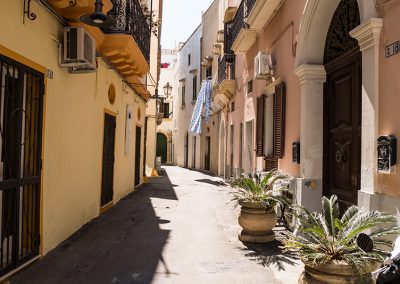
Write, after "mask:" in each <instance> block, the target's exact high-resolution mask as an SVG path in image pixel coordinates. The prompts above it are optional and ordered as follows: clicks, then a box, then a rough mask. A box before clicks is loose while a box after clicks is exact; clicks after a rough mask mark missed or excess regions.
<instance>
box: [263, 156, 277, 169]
mask: <svg viewBox="0 0 400 284" xmlns="http://www.w3.org/2000/svg"><path fill="white" fill-rule="evenodd" d="M276 169H278V159H276V158H273V157H265V170H266V171H267V172H269V171H272V170H276Z"/></svg>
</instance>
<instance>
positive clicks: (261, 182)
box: [229, 171, 289, 243]
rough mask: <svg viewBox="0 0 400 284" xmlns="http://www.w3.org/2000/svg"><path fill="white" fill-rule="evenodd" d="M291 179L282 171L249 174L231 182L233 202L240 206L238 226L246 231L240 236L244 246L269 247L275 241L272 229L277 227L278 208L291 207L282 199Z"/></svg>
mask: <svg viewBox="0 0 400 284" xmlns="http://www.w3.org/2000/svg"><path fill="white" fill-rule="evenodd" d="M288 179H289V176H288V175H286V174H284V173H281V172H279V171H270V172H267V173H259V172H255V173H250V174H248V175H246V176H242V177H240V178H237V179H234V180H231V181H229V184H230V185H231V186H232V187H233V188H234V191H233V192H232V194H233V200H236V201H237V202H238V203H239V204H240V206H241V210H240V214H239V218H238V220H239V225H240V226H241V227H242V228H243V230H242V231H241V233H240V234H239V239H240V240H241V241H242V242H252V243H268V242H272V241H273V240H274V239H275V234H274V232H273V231H272V229H273V228H274V227H275V225H276V221H277V218H276V213H275V205H276V204H277V203H281V204H285V205H287V204H288V200H287V199H286V198H285V197H284V196H283V194H282V193H283V192H284V191H287V187H286V186H282V185H281V183H282V182H283V181H287V180H288Z"/></svg>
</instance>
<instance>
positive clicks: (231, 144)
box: [229, 125, 235, 177]
mask: <svg viewBox="0 0 400 284" xmlns="http://www.w3.org/2000/svg"><path fill="white" fill-rule="evenodd" d="M234 137H235V126H234V125H231V131H230V155H229V156H230V159H229V160H230V162H229V166H230V167H229V176H231V177H232V176H233V170H234V169H233V146H234Z"/></svg>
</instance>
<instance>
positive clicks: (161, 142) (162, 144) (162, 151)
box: [157, 133, 167, 163]
mask: <svg viewBox="0 0 400 284" xmlns="http://www.w3.org/2000/svg"><path fill="white" fill-rule="evenodd" d="M157 157H161V163H166V162H167V137H166V136H165V135H164V134H162V133H157Z"/></svg>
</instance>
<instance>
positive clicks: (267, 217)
mask: <svg viewBox="0 0 400 284" xmlns="http://www.w3.org/2000/svg"><path fill="white" fill-rule="evenodd" d="M239 204H240V205H241V206H242V208H241V210H240V215H239V218H238V219H239V225H240V226H241V227H242V228H243V230H242V232H241V233H240V235H239V240H241V241H242V242H250V243H268V242H272V241H273V240H275V234H274V232H273V231H272V229H273V228H274V227H275V225H276V213H275V211H274V209H273V208H271V209H270V210H266V209H265V207H264V206H262V205H261V204H260V203H256V202H239Z"/></svg>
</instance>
